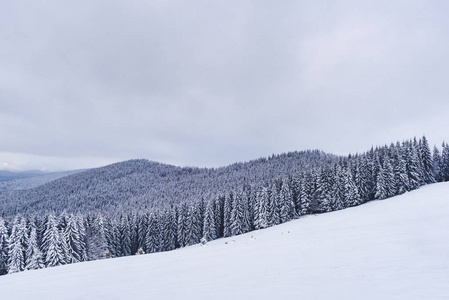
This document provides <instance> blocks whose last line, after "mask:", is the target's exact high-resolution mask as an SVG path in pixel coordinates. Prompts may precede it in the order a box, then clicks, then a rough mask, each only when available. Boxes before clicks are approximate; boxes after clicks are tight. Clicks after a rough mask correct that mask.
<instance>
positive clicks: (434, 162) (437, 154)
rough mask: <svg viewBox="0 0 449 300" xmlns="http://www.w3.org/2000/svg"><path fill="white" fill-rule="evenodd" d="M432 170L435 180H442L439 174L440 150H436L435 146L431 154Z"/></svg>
mask: <svg viewBox="0 0 449 300" xmlns="http://www.w3.org/2000/svg"><path fill="white" fill-rule="evenodd" d="M432 171H433V174H434V176H435V181H436V182H441V181H442V176H441V155H440V150H438V148H437V146H434V147H433V156H432Z"/></svg>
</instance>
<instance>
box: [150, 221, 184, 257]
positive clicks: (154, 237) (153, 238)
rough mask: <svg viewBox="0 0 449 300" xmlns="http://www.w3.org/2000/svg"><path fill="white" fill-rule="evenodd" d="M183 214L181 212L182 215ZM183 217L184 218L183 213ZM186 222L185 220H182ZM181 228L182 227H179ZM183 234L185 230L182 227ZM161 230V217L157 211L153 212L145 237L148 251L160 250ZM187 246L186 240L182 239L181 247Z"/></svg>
mask: <svg viewBox="0 0 449 300" xmlns="http://www.w3.org/2000/svg"><path fill="white" fill-rule="evenodd" d="M181 215H182V214H180V216H181ZM181 218H184V215H182V217H181ZM181 222H182V223H184V220H181ZM178 229H180V228H178ZM181 234H182V235H184V234H185V230H184V229H182V233H181ZM160 243H161V232H160V226H159V217H158V215H157V214H156V213H154V212H153V213H151V214H150V216H149V218H148V228H147V236H146V239H145V248H146V249H147V251H146V253H155V252H159V251H160V249H161V245H160ZM183 246H185V241H184V240H183V241H182V244H181V247H183Z"/></svg>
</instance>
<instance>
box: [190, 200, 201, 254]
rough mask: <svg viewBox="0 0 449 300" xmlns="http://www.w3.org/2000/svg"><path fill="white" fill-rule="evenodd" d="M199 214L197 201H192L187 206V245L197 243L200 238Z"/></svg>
mask: <svg viewBox="0 0 449 300" xmlns="http://www.w3.org/2000/svg"><path fill="white" fill-rule="evenodd" d="M200 214H201V211H200V210H199V207H198V203H193V204H191V205H190V206H189V208H188V211H187V219H186V229H187V232H186V244H187V246H190V245H195V244H198V243H199V242H200V240H201V237H202V228H203V224H202V223H201V215H200Z"/></svg>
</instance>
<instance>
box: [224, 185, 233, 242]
mask: <svg viewBox="0 0 449 300" xmlns="http://www.w3.org/2000/svg"><path fill="white" fill-rule="evenodd" d="M233 201H234V195H233V194H232V193H231V194H230V195H229V196H228V197H226V198H225V199H224V206H223V236H224V237H229V236H231V235H232V233H231V211H232V202H233Z"/></svg>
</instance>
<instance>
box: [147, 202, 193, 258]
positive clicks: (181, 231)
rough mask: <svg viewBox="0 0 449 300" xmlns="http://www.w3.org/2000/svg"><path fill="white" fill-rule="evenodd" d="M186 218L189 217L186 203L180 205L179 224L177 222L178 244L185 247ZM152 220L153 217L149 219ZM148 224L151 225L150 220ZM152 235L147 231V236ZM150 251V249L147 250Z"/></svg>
mask: <svg viewBox="0 0 449 300" xmlns="http://www.w3.org/2000/svg"><path fill="white" fill-rule="evenodd" d="M186 218H187V205H186V204H185V203H183V204H181V205H180V206H178V224H177V234H176V237H177V245H178V246H179V247H185V246H186V244H187V242H186V232H187V228H186ZM149 220H151V219H149ZM148 226H150V221H149V222H148ZM149 230H150V228H149V227H148V231H149ZM149 235H150V233H149V232H147V237H148V236H149ZM147 252H148V251H147Z"/></svg>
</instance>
